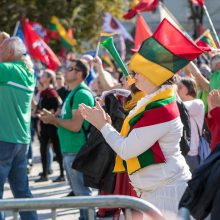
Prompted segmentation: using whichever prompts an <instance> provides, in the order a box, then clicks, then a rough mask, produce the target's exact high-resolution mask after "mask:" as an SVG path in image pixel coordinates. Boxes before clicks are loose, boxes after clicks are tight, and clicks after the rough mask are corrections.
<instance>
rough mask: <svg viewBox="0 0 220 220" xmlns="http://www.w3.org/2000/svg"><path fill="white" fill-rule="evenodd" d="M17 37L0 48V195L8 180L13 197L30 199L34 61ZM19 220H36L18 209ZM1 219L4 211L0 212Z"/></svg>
mask: <svg viewBox="0 0 220 220" xmlns="http://www.w3.org/2000/svg"><path fill="white" fill-rule="evenodd" d="M25 53H26V49H25V46H24V44H23V43H22V42H21V40H20V39H19V38H17V37H12V38H7V39H5V40H4V41H3V43H2V44H1V47H0V61H1V62H2V63H0V90H1V92H0V103H1V105H0V124H1V126H4V128H1V129H0V151H1V153H0V198H1V199H2V198H3V190H4V184H5V182H6V180H7V179H8V181H9V184H10V187H11V190H12V193H13V196H14V197H15V198H32V197H33V196H32V194H31V192H30V189H29V183H28V176H27V148H28V145H29V143H30V141H31V137H30V119H31V100H32V97H33V93H34V88H35V77H34V71H33V64H32V62H31V61H30V59H29V57H27V56H26V55H25ZM20 216H21V219H22V220H28V219H31V220H37V219H38V217H37V213H36V212H35V211H22V212H20ZM0 219H1V220H2V219H3V214H2V213H1V214H0Z"/></svg>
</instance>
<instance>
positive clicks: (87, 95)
mask: <svg viewBox="0 0 220 220" xmlns="http://www.w3.org/2000/svg"><path fill="white" fill-rule="evenodd" d="M79 87H81V88H80V89H79ZM76 90H77V91H76ZM75 91H76V93H75ZM74 93H75V94H74ZM73 94H74V98H73V102H72V106H70V105H71V101H70V100H71V97H72V96H73ZM82 103H84V104H86V105H88V106H94V98H93V95H92V93H91V92H90V91H89V88H88V87H87V86H86V85H85V84H84V83H81V84H80V85H78V86H77V87H76V88H74V89H73V90H72V91H71V92H70V93H69V95H68V96H67V98H66V100H65V102H64V104H63V108H62V110H61V118H62V119H71V118H72V110H75V109H78V107H79V105H80V104H82ZM73 117H74V116H73ZM83 126H84V128H88V126H89V123H88V122H87V121H85V120H84V122H83ZM58 135H59V140H60V145H61V151H62V153H77V152H78V151H79V150H80V149H81V147H82V146H83V145H84V144H85V143H86V137H85V134H84V131H83V129H82V128H81V129H80V131H79V132H72V131H70V130H67V129H65V128H63V127H61V126H59V128H58Z"/></svg>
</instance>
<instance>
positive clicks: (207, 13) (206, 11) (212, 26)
mask: <svg viewBox="0 0 220 220" xmlns="http://www.w3.org/2000/svg"><path fill="white" fill-rule="evenodd" d="M203 9H204V11H205V13H206V16H207V18H208V20H209V23H210V25H211V28H212V31H213V33H214V35H215V38H216V40H217V43H218V46H220V41H219V38H218V35H217V33H216V30H215V27H214V25H213V23H212V20H211V17H210V15H209V12H208V10H207V8H206V6H205V5H203Z"/></svg>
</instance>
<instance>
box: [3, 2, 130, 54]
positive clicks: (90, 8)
mask: <svg viewBox="0 0 220 220" xmlns="http://www.w3.org/2000/svg"><path fill="white" fill-rule="evenodd" d="M126 2H127V1H125V0H124V1H122V0H111V1H110V0H73V1H71V0H68V1H67V0H66V1H65V0H1V3H0V8H1V10H0V17H1V20H0V27H1V30H4V31H6V32H8V33H10V34H12V33H13V30H14V28H15V24H16V22H17V21H18V20H19V19H20V18H21V16H23V17H25V18H29V19H30V20H31V21H37V22H39V23H41V24H42V25H43V26H45V27H48V26H49V23H50V19H51V17H52V16H53V15H56V16H57V17H59V18H60V19H61V22H62V24H63V25H64V26H65V27H66V28H68V26H69V25H70V26H71V27H72V28H73V33H74V37H75V39H76V41H77V46H76V49H77V50H80V48H82V42H89V43H88V44H87V45H89V47H91V46H93V47H94V46H95V44H96V43H97V41H98V35H99V33H100V31H101V26H102V22H103V15H104V12H105V11H108V12H110V13H111V14H112V15H114V16H116V17H121V16H122V13H123V11H125V10H126V6H127V5H126V4H125V3H126ZM124 7H125V8H124ZM85 46H86V45H85ZM85 46H84V47H85ZM83 49H84V48H83Z"/></svg>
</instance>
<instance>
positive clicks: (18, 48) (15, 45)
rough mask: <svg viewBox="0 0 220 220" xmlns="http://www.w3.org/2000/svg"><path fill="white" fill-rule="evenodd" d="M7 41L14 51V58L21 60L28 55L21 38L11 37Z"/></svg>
mask: <svg viewBox="0 0 220 220" xmlns="http://www.w3.org/2000/svg"><path fill="white" fill-rule="evenodd" d="M6 41H8V45H7V46H8V47H9V48H10V49H12V50H13V51H14V56H15V57H16V58H21V57H22V56H23V55H24V54H26V48H25V45H24V44H23V42H22V41H21V39H20V38H19V37H10V38H8V39H7V40H6Z"/></svg>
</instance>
